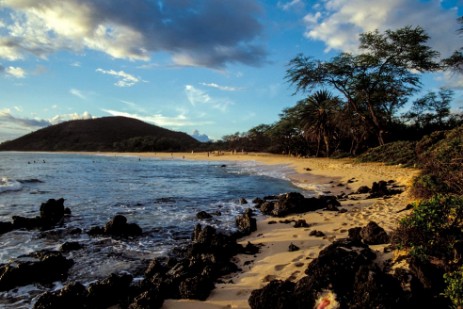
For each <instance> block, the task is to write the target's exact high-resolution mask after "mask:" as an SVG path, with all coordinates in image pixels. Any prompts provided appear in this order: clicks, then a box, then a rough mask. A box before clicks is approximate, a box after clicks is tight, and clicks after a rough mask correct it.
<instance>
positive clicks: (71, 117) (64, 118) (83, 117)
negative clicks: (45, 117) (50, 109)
mask: <svg viewBox="0 0 463 309" xmlns="http://www.w3.org/2000/svg"><path fill="white" fill-rule="evenodd" d="M93 118H94V117H93V116H92V115H91V114H90V113H89V112H83V113H82V114H78V113H71V114H63V115H56V116H54V117H53V118H51V119H50V120H49V122H50V124H58V123H61V122H64V121H69V120H86V119H93Z"/></svg>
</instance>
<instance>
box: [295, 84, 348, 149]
mask: <svg viewBox="0 0 463 309" xmlns="http://www.w3.org/2000/svg"><path fill="white" fill-rule="evenodd" d="M298 105H299V108H298V109H299V120H300V123H301V126H302V129H303V132H304V137H305V138H306V139H307V140H309V141H310V140H311V141H313V140H314V139H315V140H316V142H317V152H316V156H318V155H319V152H320V145H321V141H322V140H323V143H324V144H325V155H326V156H327V157H328V156H329V155H330V150H331V139H332V137H333V134H334V132H335V127H336V124H335V123H334V118H335V116H336V115H337V114H338V113H339V111H340V109H341V100H340V99H339V98H338V97H336V96H334V95H333V94H331V93H330V92H329V91H327V90H318V91H316V92H315V93H314V94H312V95H311V96H309V97H308V98H307V99H305V100H302V101H300V102H299V103H298Z"/></svg>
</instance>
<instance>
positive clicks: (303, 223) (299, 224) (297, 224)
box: [294, 219, 310, 228]
mask: <svg viewBox="0 0 463 309" xmlns="http://www.w3.org/2000/svg"><path fill="white" fill-rule="evenodd" d="M294 227H295V228H300V227H310V224H308V223H307V222H306V221H305V220H304V219H299V220H297V221H296V222H295V223H294Z"/></svg>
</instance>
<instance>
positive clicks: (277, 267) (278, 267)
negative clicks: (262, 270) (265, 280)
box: [275, 264, 288, 271]
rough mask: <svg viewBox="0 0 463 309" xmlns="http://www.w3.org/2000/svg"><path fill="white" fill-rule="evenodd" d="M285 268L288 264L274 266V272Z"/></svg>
mask: <svg viewBox="0 0 463 309" xmlns="http://www.w3.org/2000/svg"><path fill="white" fill-rule="evenodd" d="M286 266H288V264H281V265H275V270H276V271H280V270H282V269H283V268H285V267H286Z"/></svg>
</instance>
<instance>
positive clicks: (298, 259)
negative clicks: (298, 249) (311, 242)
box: [291, 255, 304, 262]
mask: <svg viewBox="0 0 463 309" xmlns="http://www.w3.org/2000/svg"><path fill="white" fill-rule="evenodd" d="M303 258H304V256H303V255H299V256H298V257H297V258H295V259H293V260H292V261H291V262H297V261H300V260H302V259H303Z"/></svg>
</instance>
